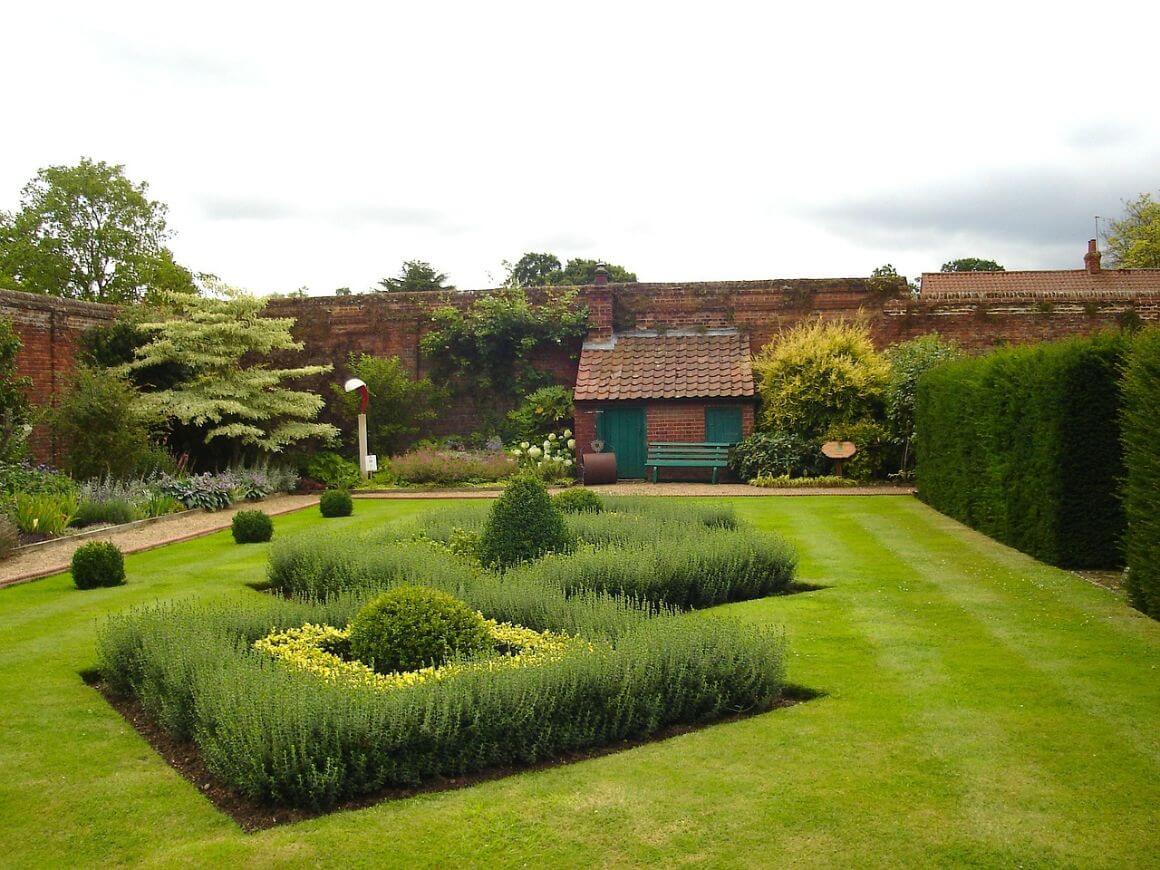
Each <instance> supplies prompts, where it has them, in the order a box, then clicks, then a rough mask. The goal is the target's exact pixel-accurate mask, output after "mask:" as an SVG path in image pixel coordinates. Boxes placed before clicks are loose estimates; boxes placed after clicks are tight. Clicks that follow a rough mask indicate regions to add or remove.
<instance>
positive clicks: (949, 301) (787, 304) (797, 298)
mask: <svg viewBox="0 0 1160 870" xmlns="http://www.w3.org/2000/svg"><path fill="white" fill-rule="evenodd" d="M897 291H898V294H897V295H895V296H883V294H881V293H879V292H877V291H876V289H875V288H874V287H873V286H872V285H871V283H870V282H869V281H868V280H867V279H862V278H836V279H787V280H766V281H719V282H701V283H686V284H609V285H606V286H602V287H586V288H582V289H581V291H580V298H581V301H582V302H583V303H585V304H587V305H588V308H589V316H590V319H591V321H592V325H593V326H594V327H595V328H597V329H601V330H602V331H610V330H609V326H610V325H611V326H614V327H615V328H617V329H622V330H623V329H630V328H645V327H648V328H665V327H697V326H706V327H722V326H735V327H738V328H740V329H743V330H745V331H747V332H748V333H749V336H750V343H751V346H752V348H753V349H754V350H755V351H756V350H758V349H759V348H760V347H761V346H763V345H764V344H766V343H768V342H769V341H770V340H771V339H772V338H773V337H774V336H775V335H776V334H777V333H778V331H779V330H781V329H785V328H788V327H791V326H793V325H794V324H796V323H798V322H800V321H802V320H805V319H809V318H812V317H822V318H826V319H840V318H846V319H849V318H852V317H858V316H862V317H865V318H866V319H867V321H868V323H869V325H870V328H871V330H872V332H873V334H874V336H875V339H876V341H877V342H878V344H879V345H880V346H883V347H885V346H887V345H889V344H891V343H893V342H896V341H901V340H904V339H907V338H912V337H914V336H916V335H922V334H924V333H927V332H934V331H937V332H939V333H940V334H942V335H943V336H945V337H948V338H954V339H956V340H958V341H960V342H961V343H962V344H963V345H964V346H966V347H968V348H970V349H974V350H985V349H988V348H991V347H993V346H995V345H998V344H1004V343H1019V342H1027V341H1039V340H1044V339H1052V338H1060V337H1063V336H1066V335H1072V334H1076V333H1088V332H1092V331H1095V330H1098V329H1101V328H1106V327H1109V326H1116V325H1119V324H1121V323H1126V322H1129V321H1145V322H1160V292H1149V293H1139V292H1130V291H1118V292H1116V291H1109V292H1101V293H1093V294H1077V293H1070V294H1069V293H1050V294H1039V295H1036V296H1029V297H1022V296H1011V295H999V294H953V295H948V296H943V297H933V296H928V297H926V298H923V299H922V300H921V301H920V300H913V299H911V298H910V295H909V293H908V292H907V291H906V290H905V289H904V288H903V287H902V286H901V285H899V287H898V288H897ZM480 292H486V291H472V292H449V293H373V294H365V295H356V296H328V297H309V298H303V299H274V300H271V302H270V305H269V307H268V311H269V313H270V315H271V316H275V317H293V318H295V319H296V321H297V322H296V325H295V327H294V332H295V335H296V336H297V337H298V338H300V339H301V340H302V341H303V342H305V344H306V349H305V351H304V352H303V353H302V354H297V355H295V360H294V361H297V362H306V361H309V362H329V363H333V364H334V365H335V367H336V369H337V371H336V372H335V374H333V375H331V376H328V377H326V378H322V379H319V380H318V382H317V383H315V384H313V385H312V386H313V388H314V389H318V390H320V391H323V392H324V393H326V394H329V392H330V384H331V383H337V382H340V381H341V380H342V379H343V377H344V375H345V371H344V364H345V361H346V359H347V357H348V355H349V354H350V353H351V352H356V353H357V352H366V353H372V354H378V355H397V356H399V357H400V358H401V359H402V360H403V363H404V364H405V365H406V366H407V368H408V369H409V370H410V371H411V372H412V373H414V374H415V375H417V376H421V375H423V374H425V373H427V372H428V371H429V370H430V363H429V361H427V360H424V359H423V358H422V355H421V353H420V352H419V340H420V339H421V338H422V336H423V334H424V333H425V332H426V331H427V330H428V329H429V328H430V326H431V313H432V312H433V311H434V310H435V309H436V308H437V307H439V306H441V305H455V306H460V307H463V306H466V305H469V304H470V303H471V301H472V300H473V299H474V298H476V297H477V296H478V295H479V293H480ZM114 313H115V311H114V309H113V308H111V307H110V306H103V305H95V304H92V303H83V302H72V301H69V300H60V299H55V298H49V297H44V296H34V295H30V294H24V293H11V292H0V317H11V318H12V319H13V320H14V321H16V324H17V329H18V331H19V332H20V334H21V336H22V338H23V339H24V341H25V349H24V351H23V353H22V355H21V361H20V365H21V370H22V371H23V372H26V373H27V374H29V375H30V376H32V377H33V379H34V381H35V384H36V391H37V393H38V395H42V396H43V397H44V398H43V399H38V401H45V400H48V401H51V398H52V396H53V395H54V394H55V390H57V389H59V385H60V381H61V378H62V376H64V375H66V374H67V373H68V371H69V370H70V369H71V366H72V357H73V347H74V345H75V341H76V338H77V336H78V335H79V334H80V332H82V331H83V330H84V329H85V328H87V327H88V326H91V325H93V324H96V323H104V322H108V321H109V320H111V319H112V318H113V316H114ZM579 350H580V345H579V342H576V343H575V345H573V346H570V347H558V348H551V349H548V350H546V351H544V352H543V353H541V354H539V355H538V356H537V358H536V359H535V360H533V362H534V363H535V364H536V365H537V366H538V367H540V368H541V369H542V370H544V371H548V372H551V373H552V374H554V375H555V376H556V378H557V379H558V380H559V381H560V382H562V383H572V382H573V381H574V380H575V376H576V366H577V359H578V355H579ZM287 361H288V362H289V361H290V360H287ZM506 411H507V408H499V407H489V406H486V405H481V404H480V403H479V402H478V401H477V400H476V399H475V398H473V397H470V396H469V397H464V398H461V399H458V400H456V401H454V402H451V403H449V404H448V405H447V407H445V408H444V409H443V414H442V416H441V419H440V421H439V426H438V430H439V432H440V433H441V434H452V433H467V432H470V431H473V430H475V429H477V428H478V427H479V425H480V423H481V422H482V421H483V420H485V419H487V418H488V417H496V416H501V415H502V414H503V413H505V412H506ZM589 440H590V439H589ZM35 445H36V451H37V456H38V457H39V458H51V456H52V444H51V439H50V438H49V437H48V435H47V433H45V432H44V431H38V432H37V434H36V440H35Z"/></svg>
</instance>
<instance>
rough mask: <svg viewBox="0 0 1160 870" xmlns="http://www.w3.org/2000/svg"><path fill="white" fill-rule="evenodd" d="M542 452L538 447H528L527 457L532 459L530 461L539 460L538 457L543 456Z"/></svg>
mask: <svg viewBox="0 0 1160 870" xmlns="http://www.w3.org/2000/svg"><path fill="white" fill-rule="evenodd" d="M543 452H544V451H543V450H541V449H540V448H539V447H529V448H528V456H530V457H532V459H539V458H540V456H541V455H543Z"/></svg>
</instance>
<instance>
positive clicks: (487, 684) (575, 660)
mask: <svg viewBox="0 0 1160 870" xmlns="http://www.w3.org/2000/svg"><path fill="white" fill-rule="evenodd" d="M499 582H500V583H501V585H511V584H505V583H503V582H502V581H499ZM516 585H517V586H519V584H516ZM522 588H524V591H525V593H530V592H531V590H530V589H528V588H526V587H522ZM490 591H491V588H490V587H489V586H488V585H487V584H486V583H485V584H481V585H477V584H475V583H473V582H472V581H471V580H470V578H468V579H467V580H466V582H465V585H464V586H463V588H462V589H461V595H462V597H463V598H464V600H466V601H467V603H468V604H470V605H471V606H472V607H477V608H479V609H480V610H482V611H483V612H484V614H485V615H487V616H488V617H490V618H493V619H496V620H500V621H510V622H520V623H521V624H524V625H526V626H528V627H531V628H534V629H536V630H551V631H569V630H570V627H571V626H572V625H574V624H575V623H577V622H579V621H583V619H582V618H579V619H578V618H577V615H576V613H575V612H570V611H574V610H576V609H583V608H585V607H587V608H588V609H589V610H590V611H595V610H599V611H602V612H603V620H604V621H605V622H606V623H613V622H620V621H621V620H622V619H623V618H624V616H623V615H624V614H625V613H626V612H631V613H632V614H634V616H633V617H631V618H628V619H626V620H624V624H625V626H627V625H628V624H629V623H631V625H632V627H631V628H628V630H626V631H623V632H622V633H620V634H619V635H618V636H616V637H615V638H609V637H608V636H601V635H599V634H593V635H583V637H585V638H586V639H587V640H588V641H589V642H588V643H587V644H573V645H570V646H569V647H568V649H567V650H566V651H565V652H563V653H561V654H560V655H558V656H555V657H553V658H551V659H550V660H548V661H545V662H541V663H538V664H536V665H535V666H527V667H513V668H505V669H496V670H494V671H488V670H485V669H479V670H475V671H470V672H468V673H466V674H464V675H462V676H456V677H454V678H447V679H442V680H432V681H427V682H422V683H419V684H416V685H411V686H407V687H403V688H396V689H392V690H390V691H375V690H370V689H366V688H361V687H354V686H349V685H345V684H343V683H341V682H340V683H331V682H327V681H324V680H320V679H318V678H317V677H315V676H313V675H311V674H307V673H303V672H301V671H296V670H293V669H290V668H286V667H280V666H272V665H271V662H270V660H269V658H268V657H267V656H266V655H264V654H263V653H261V652H260V651H258V650H256V649H255V648H254V643H255V641H257V640H259V639H261V638H263V637H266V636H268V635H269V633H270V632H271V631H272V630H275V631H276V630H285V629H288V628H293V627H296V626H301V625H305V624H308V623H309V624H314V625H333V626H341V625H343V624H345V623H346V622H348V621H349V620H350V619H351V617H352V616H353V615H354V614H355V613H356V612H357V611H358V609H359V608H360V607H361V606H362V605H363V604H364V603H365V601H366V596H365V594H364V595H362V596H360V595H358V594H353V593H346V594H342V595H337V596H334V597H332V598H331V599H330V600H328V601H327V602H302V601H297V600H286V599H278V598H268V599H266V600H263V601H260V602H252V603H251V604H250V605H249V606H248V607H245V608H238V607H237V606H236V605H231V606H229V607H223V606H220V605H218V606H216V607H215V606H207V605H204V604H198V603H192V602H178V603H174V604H169V605H162V606H154V607H147V608H144V609H138V610H135V611H130V612H129V613H127V614H123V615H119V616H115V617H112V618H111V619H110V620H109V621H108V622H107V623H106V625H105V626H104V627H103V629H102V630H101V632H100V636H99V640H98V648H99V655H100V667H101V672H102V674H103V676H104V678H105V679H106V680H107V682H108V685H109V687H110V689H111V690H113V691H114V692H119V693H124V694H130V695H133V696H135V697H136V698H137V699H138V700H139V701H140V702H141V704H142V706H143V707H144V709H145V711H146V712H147V713H148V714H149V715H150V717H151V718H152V719H153V720H154V721H155V722H157V723H158V724H159V725H160V726H161V727H163V728H164V729H165V730H166V731H167V732H168V733H169V734H171V735H172V736H173V737H174V738H175V739H177V740H179V741H191V740H192V741H195V742H196V744H197V748H198V750H199V753H200V755H201V757H202V759H203V760H204V761H205V763H206V764H207V766H208V767H209V768H210V769H211V770H212V771H214V772H215V774H217V775H218V776H219V777H220V778H221V779H222V780H224V781H225V782H226V783H227V784H228V785H230V786H231V787H233V788H234V789H236V790H238V791H239V792H241V793H242V794H244V795H246V796H248V797H250V798H253V799H257V800H260V801H264V802H269V803H275V804H284V805H290V806H296V807H307V808H312V809H326V808H329V807H332V806H334V805H335V804H336V803H339V802H341V801H343V800H345V799H349V798H353V797H357V796H359V795H365V794H368V793H373V792H375V791H377V790H380V789H382V788H384V787H388V786H404V785H415V784H417V783H420V782H422V781H423V780H425V779H428V778H431V777H435V776H459V775H462V774H465V773H468V772H471V771H475V770H481V769H486V768H489V767H497V766H508V765H525V764H529V763H534V762H537V761H540V760H544V759H551V758H556V757H559V756H560V755H562V754H565V753H568V752H575V751H582V750H585V749H589V748H592V747H598V746H605V745H614V744H617V743H619V742H621V741H624V740H628V739H632V738H639V737H643V736H646V735H649V734H652V733H654V732H656V731H657V730H659V729H662V728H665V727H666V726H669V725H673V724H679V723H690V724H693V723H700V722H706V721H710V720H713V719H715V718H719V717H721V716H724V715H728V714H732V713H736V712H739V711H751V710H764V709H768V708H769V707H770V706H771V705H772V704H773V703H774V701H775V700H776V698H777V697H778V695H779V693H780V691H781V689H782V686H783V682H784V672H785V669H784V644H783V642H782V639H781V637H780V635H778V634H776V633H772V632H771V631H770V630H769V629H767V628H764V627H761V626H757V625H753V624H751V623H745V622H742V621H737V620H731V619H728V618H723V617H718V618H711V619H704V618H695V617H682V616H667V615H664V616H656V615H654V614H653V613H651V612H650V611H649V610H648V609H647V608H644V607H642V606H639V605H631V604H629V603H627V602H623V601H619V602H618V601H613V600H611V599H595V598H588V599H582V600H579V601H576V600H571V599H564V598H563V597H562V596H560V597H556V596H555V595H554V594H553V593H552V591H551V590H545V589H542V588H541V589H539V590H538V591H539V592H540V593H542V594H543V596H544V600H545V601H546V602H547V605H546V606H545V607H544V608H543V609H542V610H540V611H539V613H538V614H537V613H535V612H533V611H534V608H528V607H526V606H517V607H516V608H513V609H508V608H505V607H504V606H503V604H502V602H499V603H497V601H496V600H495V599H494V598H493V597H492V596H491V595H490ZM477 592H482V593H483V594H482V595H477V594H476V593H477ZM512 600H513V602H515V603H517V604H519V603H520V601H519V599H512ZM526 603H527V602H523V604H526ZM596 621H599V619H598V620H596Z"/></svg>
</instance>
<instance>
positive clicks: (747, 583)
mask: <svg viewBox="0 0 1160 870" xmlns="http://www.w3.org/2000/svg"><path fill="white" fill-rule="evenodd" d="M796 566H797V557H796V555H795V553H794V551H793V548H792V547H791V546H790V545H789V544H788V543H786V541H785V540H784V539H782V538H780V537H779V536H777V535H771V534H766V533H762V532H756V531H751V530H731V531H718V532H708V531H703V530H702V531H687V532H686V533H685V534H675V535H668V536H665V537H662V538H660V539H659V540H654V541H651V542H647V543H644V542H637V543H632V544H629V545H626V546H618V547H603V548H594V547H589V548H581V549H578V550H577V551H576V552H574V553H570V554H565V555H554V556H549V557H547V558H545V559H541V560H540V561H538V562H532V563H529V564H527V565H523V566H521V567H519V568H516V569H514V570H513V571H512V572H511V574H512V576H513V577H515V578H520V579H523V580H525V581H527V582H529V583H538V584H544V585H549V586H552V587H555V588H558V589H560V590H562V591H563V592H564V593H565V594H568V595H573V594H575V593H577V592H580V591H596V592H608V593H613V594H620V595H626V596H628V597H630V598H632V599H636V600H641V601H648V602H651V603H653V604H656V605H657V606H660V607H668V608H676V609H681V610H685V609H690V608H699V607H711V606H713V605H716V604H724V603H725V602H729V601H744V600H747V599H750V598H761V597H764V596H766V595H774V594H777V593H781V592H785V591H787V590H788V588H789V586H790V584H791V583H792V582H793V578H794V571H795V569H796Z"/></svg>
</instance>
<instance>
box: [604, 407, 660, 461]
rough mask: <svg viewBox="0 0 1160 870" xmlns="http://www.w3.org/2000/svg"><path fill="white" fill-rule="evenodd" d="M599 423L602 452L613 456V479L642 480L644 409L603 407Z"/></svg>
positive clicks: (645, 452) (645, 450) (645, 440)
mask: <svg viewBox="0 0 1160 870" xmlns="http://www.w3.org/2000/svg"><path fill="white" fill-rule="evenodd" d="M600 421H601V422H600V437H601V439H603V441H604V445H605V446H604V449H605V450H606V451H607V452H609V453H615V454H616V476H617V477H644V463H645V460H646V459H647V458H648V434H647V433H648V429H647V426H646V424H645V415H644V408H605V409H604V413H603V414H601V415H600Z"/></svg>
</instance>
